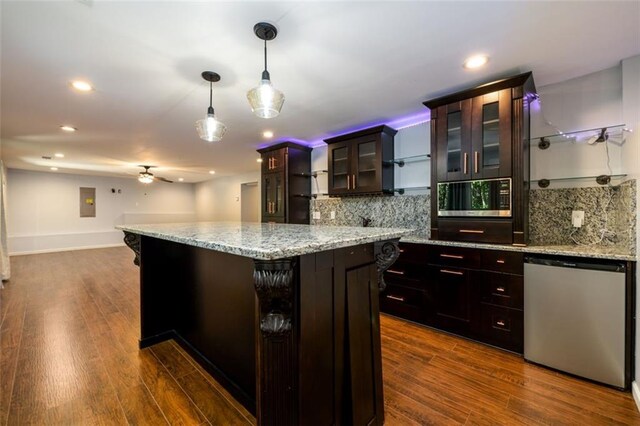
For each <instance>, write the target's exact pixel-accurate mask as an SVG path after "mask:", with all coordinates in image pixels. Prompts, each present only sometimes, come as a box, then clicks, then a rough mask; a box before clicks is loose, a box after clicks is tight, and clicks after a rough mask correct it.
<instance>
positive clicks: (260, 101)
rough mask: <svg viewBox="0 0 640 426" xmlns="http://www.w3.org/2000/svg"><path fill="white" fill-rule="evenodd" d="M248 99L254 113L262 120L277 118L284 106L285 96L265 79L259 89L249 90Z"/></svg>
mask: <svg viewBox="0 0 640 426" xmlns="http://www.w3.org/2000/svg"><path fill="white" fill-rule="evenodd" d="M247 99H248V100H249V104H250V105H251V110H252V111H253V113H254V114H255V115H257V116H258V117H260V118H273V117H277V116H278V114H280V110H281V109H282V104H284V94H283V93H282V92H281V91H279V90H277V89H275V88H274V87H273V85H272V84H271V80H268V79H263V80H262V81H260V84H259V85H258V87H254V88H253V89H251V90H249V92H248V93H247Z"/></svg>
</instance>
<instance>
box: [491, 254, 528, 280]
mask: <svg viewBox="0 0 640 426" xmlns="http://www.w3.org/2000/svg"><path fill="white" fill-rule="evenodd" d="M481 258H482V269H485V270H488V271H496V272H505V273H508V274H516V275H522V274H523V273H524V256H523V255H522V253H518V252H515V251H498V250H483V251H482V256H481Z"/></svg>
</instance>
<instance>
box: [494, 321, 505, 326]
mask: <svg viewBox="0 0 640 426" xmlns="http://www.w3.org/2000/svg"><path fill="white" fill-rule="evenodd" d="M496 325H499V326H500V327H504V326H505V322H504V321H502V320H498V321H496Z"/></svg>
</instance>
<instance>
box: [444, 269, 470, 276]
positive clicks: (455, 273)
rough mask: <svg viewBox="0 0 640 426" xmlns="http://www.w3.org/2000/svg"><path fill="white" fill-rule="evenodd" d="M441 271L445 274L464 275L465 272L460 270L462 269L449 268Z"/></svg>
mask: <svg viewBox="0 0 640 426" xmlns="http://www.w3.org/2000/svg"><path fill="white" fill-rule="evenodd" d="M440 272H442V273H443V274H451V275H464V272H460V271H450V270H449V269H440Z"/></svg>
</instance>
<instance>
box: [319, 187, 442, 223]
mask: <svg viewBox="0 0 640 426" xmlns="http://www.w3.org/2000/svg"><path fill="white" fill-rule="evenodd" d="M430 198H431V197H430V195H428V194H425V195H398V196H387V197H385V196H364V197H343V198H320V199H315V200H311V202H310V209H311V217H312V218H313V213H314V212H320V219H311V224H312V225H332V226H362V220H363V219H362V218H367V219H371V222H370V224H369V226H376V227H385V228H387V227H388V228H409V229H418V230H421V231H424V230H427V229H429V228H430V226H431V225H430V210H429V209H430V203H429V199H430ZM332 211H333V212H335V219H331V212H332Z"/></svg>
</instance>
